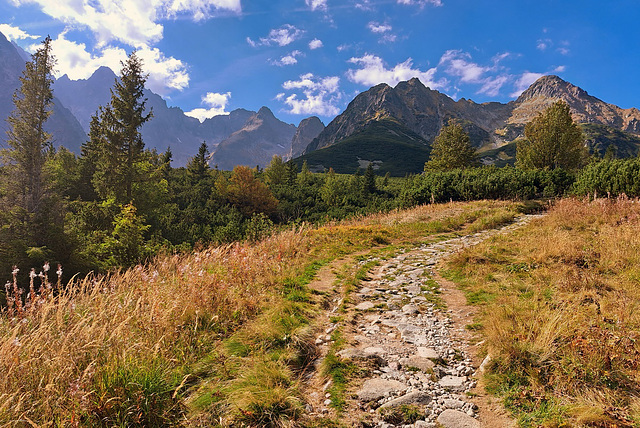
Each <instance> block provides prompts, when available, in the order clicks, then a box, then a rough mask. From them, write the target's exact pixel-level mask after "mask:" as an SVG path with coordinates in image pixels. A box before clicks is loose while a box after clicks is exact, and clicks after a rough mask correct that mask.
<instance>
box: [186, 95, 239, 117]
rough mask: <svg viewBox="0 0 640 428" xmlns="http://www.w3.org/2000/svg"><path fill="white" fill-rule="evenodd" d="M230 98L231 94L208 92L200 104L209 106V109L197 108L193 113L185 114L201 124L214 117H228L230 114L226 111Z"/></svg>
mask: <svg viewBox="0 0 640 428" xmlns="http://www.w3.org/2000/svg"><path fill="white" fill-rule="evenodd" d="M229 98H231V92H227V93H225V94H219V93H216V92H207V94H206V95H204V96H203V97H202V101H201V103H200V104H201V105H204V106H207V107H208V108H195V109H193V110H191V111H187V112H185V113H184V114H186V115H187V116H191V117H195V118H196V119H198V120H199V121H200V123H202V122H204V121H205V120H206V119H210V118H212V117H214V116H220V115H227V114H229V112H227V111H225V109H226V107H227V104H228V103H229Z"/></svg>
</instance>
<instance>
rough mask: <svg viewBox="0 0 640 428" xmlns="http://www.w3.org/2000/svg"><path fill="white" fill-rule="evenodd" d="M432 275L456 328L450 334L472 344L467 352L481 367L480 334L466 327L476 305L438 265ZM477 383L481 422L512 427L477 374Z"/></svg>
mask: <svg viewBox="0 0 640 428" xmlns="http://www.w3.org/2000/svg"><path fill="white" fill-rule="evenodd" d="M433 279H434V280H435V281H436V282H437V283H438V284H440V290H441V291H442V294H441V296H442V299H443V300H444V301H445V303H446V304H447V309H448V310H450V311H451V312H450V315H451V319H452V320H453V328H452V329H451V335H452V336H454V337H457V338H461V339H462V340H464V341H465V342H466V343H468V344H469V347H468V348H467V349H466V351H467V355H469V357H470V358H471V359H472V361H473V365H474V366H475V367H480V364H481V363H482V360H483V358H484V353H483V352H482V342H481V341H480V342H479V341H478V338H477V336H475V335H474V334H473V333H472V332H470V331H469V330H467V329H466V326H467V325H470V324H472V323H473V322H474V318H475V316H476V313H477V310H478V309H477V308H476V307H474V306H470V305H468V304H467V298H466V297H465V295H464V293H463V292H462V291H461V290H460V289H458V288H457V286H456V284H455V283H454V282H452V281H449V280H448V279H445V278H443V277H442V276H440V274H439V273H438V270H437V269H434V271H433ZM478 378H479V379H478V385H477V386H476V387H475V388H474V389H473V390H472V391H471V392H472V393H473V394H474V395H475V396H474V399H473V402H474V403H475V404H476V405H477V406H478V419H479V421H480V422H481V423H482V426H484V427H487V428H489V427H490V428H511V427H515V426H516V422H515V420H513V419H512V418H511V417H510V416H509V414H508V412H507V411H506V410H505V408H504V407H503V406H502V404H501V403H500V402H499V400H498V399H497V398H496V397H494V396H492V395H490V394H488V393H487V392H486V391H485V388H484V383H483V380H482V376H479V377H478Z"/></svg>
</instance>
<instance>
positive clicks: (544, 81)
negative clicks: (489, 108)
mask: <svg viewBox="0 0 640 428" xmlns="http://www.w3.org/2000/svg"><path fill="white" fill-rule="evenodd" d="M557 100H564V101H566V102H567V104H569V107H570V108H571V114H572V115H573V120H575V121H576V122H578V123H595V124H599V125H606V126H610V127H612V128H614V129H617V130H620V131H624V132H630V133H633V134H640V111H639V110H638V109H636V108H630V109H622V108H620V107H618V106H616V105H613V104H608V103H606V102H604V101H602V100H600V99H598V98H596V97H594V96H591V95H589V94H588V93H587V91H585V90H584V89H581V88H579V87H577V86H575V85H572V84H571V83H569V82H566V81H564V80H562V79H561V78H559V77H558V76H543V77H541V78H540V79H538V80H536V81H535V82H534V83H533V84H532V85H531V86H530V87H529V88H528V89H527V90H526V91H524V92H523V93H522V95H520V97H518V99H517V100H516V102H515V104H516V107H515V108H514V109H513V113H512V114H511V117H510V118H509V123H516V124H517V123H526V122H529V121H530V120H531V119H532V118H533V117H535V115H536V114H537V112H539V111H541V110H543V109H544V108H546V107H547V106H548V105H550V104H552V103H554V102H555V101H557Z"/></svg>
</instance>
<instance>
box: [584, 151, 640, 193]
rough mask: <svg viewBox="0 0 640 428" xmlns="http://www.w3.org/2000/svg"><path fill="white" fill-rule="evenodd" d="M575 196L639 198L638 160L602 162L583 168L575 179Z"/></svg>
mask: <svg viewBox="0 0 640 428" xmlns="http://www.w3.org/2000/svg"><path fill="white" fill-rule="evenodd" d="M573 191H574V193H575V194H577V195H593V194H594V193H595V194H597V195H605V194H608V195H610V196H618V195H621V194H625V195H627V196H629V197H638V196H640V159H626V160H622V159H616V160H602V161H600V162H595V163H592V164H590V165H588V166H587V167H585V168H584V169H583V170H582V171H581V172H580V173H579V174H578V177H577V178H576V182H575V185H574V187H573Z"/></svg>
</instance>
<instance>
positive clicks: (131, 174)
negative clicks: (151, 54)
mask: <svg viewBox="0 0 640 428" xmlns="http://www.w3.org/2000/svg"><path fill="white" fill-rule="evenodd" d="M145 81H146V76H145V75H144V74H143V71H142V61H141V60H140V59H139V58H138V57H137V56H136V54H135V52H133V53H132V54H131V55H130V56H129V58H128V59H127V60H126V61H125V62H123V63H122V70H121V73H120V78H119V79H116V81H115V84H114V88H113V89H112V90H111V101H110V102H109V105H107V106H105V107H101V108H100V110H99V111H98V113H97V114H96V116H95V117H96V119H95V120H93V119H92V121H91V126H92V128H91V130H90V133H89V135H90V137H91V138H92V139H93V140H92V146H93V147H95V148H96V149H97V150H98V162H97V163H96V173H95V175H94V177H93V184H94V186H95V188H96V190H97V191H98V193H99V194H100V196H101V197H103V198H105V199H106V198H109V197H112V198H115V200H116V202H117V203H129V202H132V201H133V200H134V186H135V183H138V182H140V181H143V174H141V172H140V169H141V165H140V163H141V162H144V161H145V157H144V142H143V141H142V135H141V134H140V128H141V127H142V125H144V123H145V122H147V121H148V120H150V119H151V117H152V112H151V111H149V112H148V113H146V112H145V110H146V98H143V97H144V92H143V91H144V83H145Z"/></svg>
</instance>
